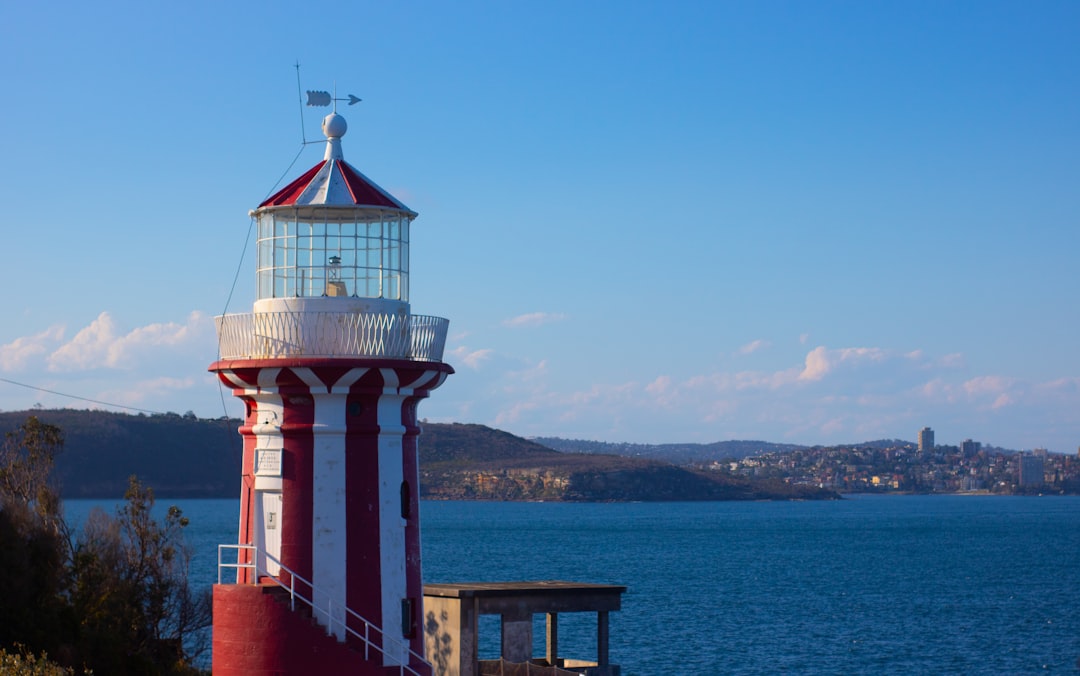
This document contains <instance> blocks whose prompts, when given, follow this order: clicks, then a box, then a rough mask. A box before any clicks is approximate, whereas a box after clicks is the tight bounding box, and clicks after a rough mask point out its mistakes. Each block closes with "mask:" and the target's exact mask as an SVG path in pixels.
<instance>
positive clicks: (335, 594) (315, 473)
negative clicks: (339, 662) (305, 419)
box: [292, 368, 348, 641]
mask: <svg viewBox="0 0 1080 676" xmlns="http://www.w3.org/2000/svg"><path fill="white" fill-rule="evenodd" d="M292 371H293V373H295V374H296V376H297V377H298V378H300V379H301V380H303V381H304V383H306V384H307V385H308V387H309V388H310V390H311V395H312V399H313V404H314V406H315V412H314V416H313V420H312V430H311V434H312V468H311V469H312V480H311V493H312V496H311V502H312V505H311V507H312V514H311V518H312V523H311V583H312V584H313V585H315V587H316V589H318V592H317V598H315V599H313V600H314V601H315V604H316V606H317V607H321V608H323V609H328V612H327V613H326V614H325V615H324V616H323V617H320V618H318V620H319V622H320V623H321V624H324V625H326V626H327V627H328V629H329V631H330V632H331V633H333V634H334V635H335V636H337V638H338V640H342V641H343V640H345V571H346V566H345V556H346V546H347V544H348V539H347V538H346V536H345V533H346V530H345V523H346V521H345V397H346V395H344V394H329V393H328V392H327V389H328V388H327V387H326V385H325V384H323V382H322V381H321V380H320V379H319V378H318V376H316V375H315V374H314V373H313V372H312V371H311V369H307V368H293V369H292Z"/></svg>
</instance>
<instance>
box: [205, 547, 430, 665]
mask: <svg viewBox="0 0 1080 676" xmlns="http://www.w3.org/2000/svg"><path fill="white" fill-rule="evenodd" d="M225 550H235V551H236V555H237V556H236V563H229V562H226V561H223V560H222V558H221V555H222V553H224V552H225ZM241 551H246V552H249V553H250V559H251V560H250V561H248V562H241V561H240V552H241ZM261 558H265V559H266V560H267V561H269V562H271V563H273V564H274V565H276V566H278V567H280V569H281V571H284V572H285V573H287V574H288V581H285V580H282V579H281V578H280V577H278V575H280V574H281V573H278V575H271V574H270V572H269V571H267V570H266V569H264V568H260V567H259V565H258V564H257V563H256V561H258V560H260V559H261ZM226 569H234V570H236V571H237V579H239V571H240V570H241V569H244V570H250V571H253V573H254V574H253V575H252V576H251V578H252V580H254V581H253V582H251V584H256V582H257V581H259V580H263V581H267V582H271V583H273V584H276V585H277V586H279V587H281V588H282V589H284V590H286V591H287V592H289V608H290V609H291V610H294V611H295V610H296V603H297V601H299V602H300V603H301V604H303V605H305V606H307V607H308V608H311V613H312V615H313V616H314V617H315V619H316V621H317V622H318V623H319V624H321V625H322V626H324V627H326V632H327V634H334V635H337V636H339V640H340V638H341V637H340V635H338V634H337V633H336V632H335V629H337V628H340V629H341V631H342V633H343V634H347V635H349V636H352V637H353V638H355V639H358V640H359V641H360V642H361V643H362V644H363V646H364V659H365V660H368V659H370V658H371V652H372V651H375V652H376V653H377V654H378V655H380V656H382V657H388V658H390V659H391V660H395V661H398V662H399V664H394V665H385V666H391V667H393V666H396V667H398V673H399V674H402V675H403V676H404V674H410V675H411V676H421V672H419V671H416V670H415V669H413V668H412V667H411V666H409V665H408V664H406V662H409V661H410V660H409V659H406V660H400V659H399V658H398V657H396V656H395V655H393V654H392V653H391V652H388V651H387V650H386V645H387V644H390V645H392V646H393V647H394V648H396V649H397V651H399V652H400V653H402V654H406V655H408V656H409V657H410V658H412V660H415V661H418V662H419V663H421V664H426V665H427V666H429V667H430V666H431V663H430V662H428V661H427V659H426V658H425V657H424V656H423V655H420V654H418V653H416V652H415V651H413V649H412V648H410V647H409V644H407V643H405V642H404V641H400V640H398V639H397V638H395V637H393V636H387V635H386V633H385V632H384V631H383V630H382V629H380V628H379V626H378V625H376V624H374V623H372V622H369V621H368V620H366V619H364V618H363V617H362V616H361V615H359V614H358V613H356V612H353V610H351V609H350V608H349V607H348V606H346V605H345V604H344V603H342V602H340V601H338V602H337V603H334V599H333V597H331V596H330V595H329V594H326V593H323V592H321V591H319V589H318V587H316V586H315V585H313V584H312V583H311V582H309V581H308V580H305V579H304V578H303V577H301V576H299V575H297V574H296V573H294V572H293V571H291V570H289V569H288V568H287V567H286V566H285V565H284V564H282V563H281V562H280V561H278V560H277V559H276V558H274V557H273V556H271V555H270V554H269V553H267V552H264V551H262V550H260V549H259V548H258V547H256V546H255V545H218V584H222V581H221V574H222V572H223V571H224V570H226ZM237 584H239V582H238V583H237ZM298 587H299V588H298ZM304 589H307V590H310V591H309V594H310V596H307V595H305V594H304V593H303V590H304ZM320 596H323V597H325V598H326V604H325V606H324V605H320V604H319V603H317V601H316V599H318V598H319V597H320ZM339 616H341V617H339ZM341 618H344V619H341ZM349 618H352V619H353V620H355V624H358V625H359V626H361V627H362V628H363V633H361V632H360V631H357V630H356V629H353V627H351V626H349V621H348V620H349ZM324 619H325V622H324V621H323V620H324ZM377 638H379V639H382V645H379V644H378V643H376V642H375V639H377ZM384 661H385V660H384Z"/></svg>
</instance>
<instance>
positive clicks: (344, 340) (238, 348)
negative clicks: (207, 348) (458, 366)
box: [214, 312, 450, 361]
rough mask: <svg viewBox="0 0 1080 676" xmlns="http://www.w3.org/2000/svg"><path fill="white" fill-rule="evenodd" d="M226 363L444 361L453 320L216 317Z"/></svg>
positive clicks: (379, 315) (351, 315) (354, 315)
mask: <svg viewBox="0 0 1080 676" xmlns="http://www.w3.org/2000/svg"><path fill="white" fill-rule="evenodd" d="M214 321H215V322H216V323H217V330H218V349H219V351H220V353H221V358H222V359H273V358H280V357H331V358H333V357H338V358H345V357H353V358H355V357H383V358H390V359H409V360H414V361H442V354H443V348H444V347H445V346H446V332H447V329H448V328H449V326H450V322H449V320H446V319H443V318H442V317H429V316H427V315H397V314H392V313H386V312H363V313H358V312H256V313H248V314H234V315H223V316H220V317H216V318H215V320H214Z"/></svg>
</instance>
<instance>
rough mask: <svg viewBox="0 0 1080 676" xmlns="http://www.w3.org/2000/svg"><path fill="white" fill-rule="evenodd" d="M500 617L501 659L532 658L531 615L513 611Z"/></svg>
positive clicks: (521, 660) (520, 660) (514, 660)
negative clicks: (513, 612)
mask: <svg viewBox="0 0 1080 676" xmlns="http://www.w3.org/2000/svg"><path fill="white" fill-rule="evenodd" d="M501 617H502V656H503V659H505V660H506V661H508V662H528V661H529V660H531V659H532V644H533V627H532V615H531V614H529V613H525V614H522V615H519V614H516V613H515V614H512V615H511V614H506V615H502V616H501Z"/></svg>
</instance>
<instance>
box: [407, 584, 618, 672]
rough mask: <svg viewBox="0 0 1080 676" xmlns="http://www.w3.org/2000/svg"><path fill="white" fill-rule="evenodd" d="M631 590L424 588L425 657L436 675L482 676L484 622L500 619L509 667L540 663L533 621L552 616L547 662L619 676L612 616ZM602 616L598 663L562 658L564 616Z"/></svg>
mask: <svg viewBox="0 0 1080 676" xmlns="http://www.w3.org/2000/svg"><path fill="white" fill-rule="evenodd" d="M625 591H626V587H623V586H619V585H607V584H586V583H579V582H564V581H543V582H474V583H451V584H425V585H424V609H425V610H424V640H425V655H426V657H427V660H428V662H430V663H431V664H432V665H433V666H434V669H435V673H437V674H444V675H445V676H479V674H480V673H481V671H480V666H481V665H480V659H479V633H480V628H479V620H480V616H481V615H499V616H500V617H501V628H502V657H503V659H504V660H506V661H508V662H517V663H521V662H529V661H531V660H534V659H535V658H534V656H533V654H532V650H533V616H534V615H536V614H538V613H543V614H545V615H546V627H547V629H546V641H545V645H546V649H545V654H544V656H543V662H544V663H546V664H547V665H550V666H556V667H561V668H564V669H568V670H573V671H577V672H579V673H587V674H589V675H590V676H618V674H619V667H618V666H617V665H613V664H611V663H610V659H609V652H608V635H609V634H608V613H610V612H612V611H615V610H619V609H620V608H621V607H622V595H623V593H624V592H625ZM583 612H593V613H596V645H597V655H596V660H595V661H584V660H573V659H568V658H565V657H560V656H559V614H560V613H583Z"/></svg>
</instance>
